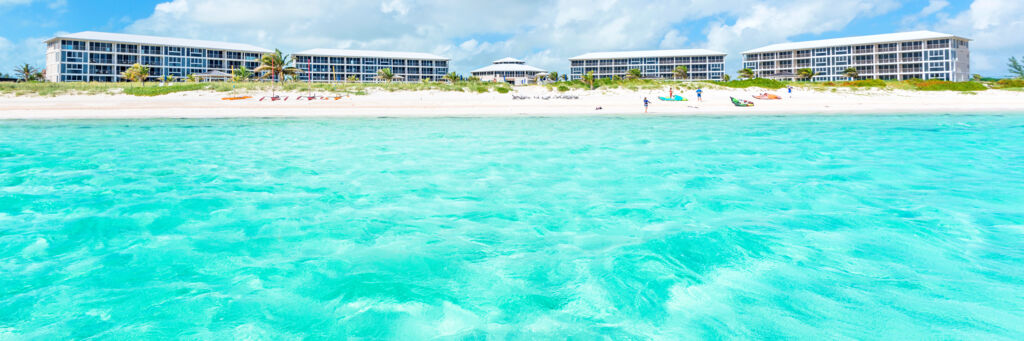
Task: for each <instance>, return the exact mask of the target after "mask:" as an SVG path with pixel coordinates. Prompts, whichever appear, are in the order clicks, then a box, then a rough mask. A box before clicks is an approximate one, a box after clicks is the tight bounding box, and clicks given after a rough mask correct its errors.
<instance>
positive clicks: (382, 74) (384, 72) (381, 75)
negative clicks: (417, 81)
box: [377, 68, 426, 83]
mask: <svg viewBox="0 0 1024 341" xmlns="http://www.w3.org/2000/svg"><path fill="white" fill-rule="evenodd" d="M377 79H379V80H382V81H384V82H385V83H391V80H393V79H395V73H394V72H391V69H389V68H383V69H380V70H377ZM424 79H426V78H424Z"/></svg>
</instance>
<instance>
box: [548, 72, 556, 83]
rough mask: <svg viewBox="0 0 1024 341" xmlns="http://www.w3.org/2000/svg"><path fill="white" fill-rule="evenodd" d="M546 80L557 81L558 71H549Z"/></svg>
mask: <svg viewBox="0 0 1024 341" xmlns="http://www.w3.org/2000/svg"><path fill="white" fill-rule="evenodd" d="M548 79H550V80H553V81H556V82H557V81H558V71H551V73H549V74H548Z"/></svg>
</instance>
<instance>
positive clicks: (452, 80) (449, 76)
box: [441, 71, 462, 83]
mask: <svg viewBox="0 0 1024 341" xmlns="http://www.w3.org/2000/svg"><path fill="white" fill-rule="evenodd" d="M441 78H444V79H445V80H447V81H448V83H455V82H457V81H459V79H460V78H462V77H459V74H457V73H455V72H454V71H452V72H449V73H448V74H446V75H444V77H441Z"/></svg>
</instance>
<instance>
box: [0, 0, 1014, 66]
mask: <svg viewBox="0 0 1024 341" xmlns="http://www.w3.org/2000/svg"><path fill="white" fill-rule="evenodd" d="M299 4H301V5H299ZM1022 18H1024V1H1021V0H909V1H891V0H845V1H834V0H801V1H765V0H663V1H616V0H586V1H580V0H556V1H538V0H518V1H513V2H485V1H462V0H433V1H420V0H385V1H380V2H373V1H365V0H364V1H349V0H344V1H341V0H307V1H303V2H294V3H291V2H281V1H267V0H163V1H146V0H132V1H108V0H92V1H77V0H0V22H4V23H5V25H4V28H3V29H2V31H0V72H6V73H9V72H10V71H11V69H13V68H14V67H15V65H19V64H21V63H30V64H33V65H36V66H40V67H41V66H43V59H44V46H43V44H42V40H44V39H46V38H48V37H50V36H53V35H54V34H58V33H64V32H78V31H85V30H93V31H108V32H127V33H137V34H152V35H166V36H175V37H183V38H197V39H208V40H225V41H235V42H247V43H253V44H256V45H261V46H266V47H268V48H275V47H276V48H280V49H282V50H284V51H285V52H286V53H287V52H292V51H298V50H302V49H307V48H315V47H326V48H356V49H381V50H406V51H422V52H433V53H438V54H442V55H446V56H449V57H452V58H453V62H452V65H453V68H454V70H455V71H457V72H459V73H468V71H470V70H472V69H475V68H477V67H480V66H483V65H486V64H488V63H489V62H490V61H492V60H495V59H499V58H502V57H506V56H512V57H516V58H521V59H525V60H526V61H527V62H528V63H530V64H533V65H536V66H540V67H544V68H548V69H551V70H555V71H559V72H565V71H566V70H567V69H568V62H567V60H566V59H567V58H569V57H572V56H574V55H577V54H582V53H585V52H591V51H608V50H632V49H659V48H710V49H716V50H722V51H725V52H727V53H729V57H728V59H727V69H728V70H729V71H730V73H733V74H735V70H736V69H738V68H739V65H740V57H739V53H740V52H741V51H743V50H746V49H750V48H754V47H757V46H761V45H765V44H771V43H778V42H784V41H799V40H808V39H822V38H832V37H841V36H849V35H862V34H878V33H889V32H898V31H908V30H918V29H929V30H935V31H939V32H945V33H952V34H957V35H961V36H966V37H968V38H972V39H974V42H973V45H972V55H971V59H972V63H971V64H972V65H971V67H972V72H973V73H981V74H983V75H986V76H1003V75H1005V74H1006V70H1005V69H1006V68H1005V61H1006V59H1007V58H1008V57H1009V56H1011V55H1015V56H1018V57H1021V56H1024V35H1021V34H1020V33H1019V32H1024V19H1022Z"/></svg>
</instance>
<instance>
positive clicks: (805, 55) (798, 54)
mask: <svg viewBox="0 0 1024 341" xmlns="http://www.w3.org/2000/svg"><path fill="white" fill-rule="evenodd" d="M796 57H797V58H810V57H811V53H810V52H807V53H797V54H796Z"/></svg>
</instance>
